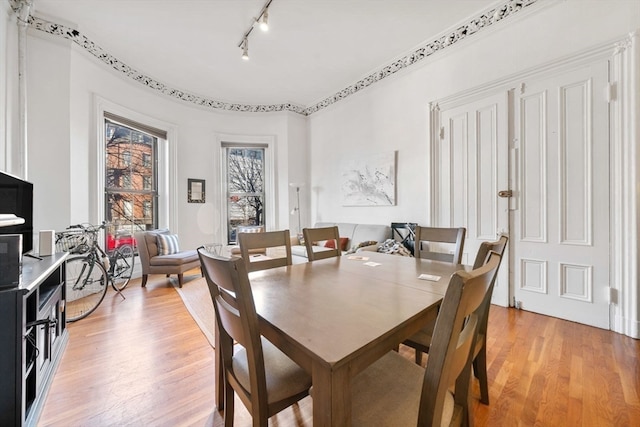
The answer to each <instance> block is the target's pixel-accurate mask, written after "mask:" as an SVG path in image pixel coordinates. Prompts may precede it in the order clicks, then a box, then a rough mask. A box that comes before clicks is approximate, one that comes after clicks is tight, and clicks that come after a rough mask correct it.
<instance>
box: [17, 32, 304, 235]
mask: <svg viewBox="0 0 640 427" xmlns="http://www.w3.org/2000/svg"><path fill="white" fill-rule="evenodd" d="M28 42H29V46H28V61H29V62H28V67H29V94H28V96H29V132H30V133H29V139H30V141H29V159H30V169H31V171H32V172H31V175H32V181H33V182H34V187H35V195H34V198H35V209H34V228H35V230H40V229H56V230H59V229H63V228H65V227H66V226H68V225H69V224H73V223H78V222H87V221H88V222H94V223H95V222H98V221H100V220H101V219H102V217H103V215H102V213H101V212H99V209H98V208H97V206H98V205H99V203H100V199H99V198H102V197H104V196H103V193H102V192H101V191H97V190H98V189H97V184H96V175H97V163H96V160H95V159H96V156H97V152H96V150H95V147H96V145H97V138H98V136H97V127H96V121H97V120H96V118H97V116H96V100H97V99H99V98H102V99H105V100H106V101H109V102H111V103H114V104H117V105H120V106H122V107H124V108H126V109H129V110H132V111H135V112H138V113H140V114H143V115H144V116H147V117H150V118H152V119H153V120H157V121H160V122H163V123H166V124H168V125H169V126H171V128H173V129H175V131H176V132H175V136H176V138H175V139H174V140H173V141H172V142H173V143H175V144H176V146H177V150H176V153H177V158H176V159H175V162H176V166H177V167H176V169H177V176H176V189H177V194H176V195H175V197H176V200H177V202H176V203H177V209H176V211H177V212H176V214H177V218H174V219H177V222H176V223H177V229H176V230H174V231H175V232H176V233H178V234H179V235H180V241H181V246H182V247H185V248H195V247H197V246H199V245H201V244H204V243H209V242H214V241H225V240H224V235H225V234H224V230H221V227H220V222H219V218H220V207H221V206H222V203H221V199H220V194H221V193H220V189H221V183H220V173H219V153H218V148H217V146H216V144H215V142H216V139H215V138H216V134H218V133H223V134H235V135H248V136H271V137H273V138H274V141H275V149H274V155H275V163H274V167H275V172H276V179H277V181H276V197H275V203H276V207H277V208H276V209H275V211H276V218H274V220H273V223H274V224H275V226H276V227H277V228H288V227H289V221H290V220H292V217H290V215H289V210H290V208H289V207H288V206H289V205H292V204H293V203H294V202H292V201H289V199H288V197H289V187H288V184H287V183H288V179H289V176H290V174H291V173H290V172H289V170H290V166H292V165H291V163H293V164H294V165H296V164H298V163H299V162H300V161H299V160H298V157H299V156H301V155H302V156H304V155H306V152H307V149H306V148H305V146H306V144H307V141H306V120H307V119H306V118H304V117H297V115H295V114H292V113H286V112H284V113H268V114H264V113H263V114H259V113H256V114H254V113H232V112H215V111H212V110H209V109H204V108H199V107H193V106H190V105H188V104H186V103H181V102H179V101H175V100H173V99H169V98H167V97H165V96H161V95H158V94H156V93H155V92H154V91H152V90H151V89H147V88H146V87H144V86H142V85H140V84H138V83H136V82H134V81H132V80H128V79H123V78H122V77H121V76H120V75H119V74H118V73H117V72H115V71H112V70H109V69H106V68H105V66H104V65H103V64H101V63H99V62H98V61H97V60H95V59H94V58H93V57H91V56H90V55H88V54H86V53H85V52H84V51H81V50H80V49H79V48H77V47H76V46H74V45H71V44H69V43H68V42H66V41H61V40H60V39H58V38H54V37H52V36H50V35H48V34H45V33H42V32H38V31H33V30H30V32H29V40H28ZM289 134H291V135H293V137H290V135H289ZM292 154H293V157H292ZM291 170H293V172H294V173H295V174H300V173H302V171H301V170H296V167H295V166H292V167H291ZM188 178H197V179H205V180H206V193H207V194H206V203H204V204H199V203H187V179H188ZM279 178H282V179H279ZM163 222H164V223H169V224H170V223H171V222H170V221H167V219H166V218H164V219H163ZM292 226H293V225H292Z"/></svg>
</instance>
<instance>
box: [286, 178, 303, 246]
mask: <svg viewBox="0 0 640 427" xmlns="http://www.w3.org/2000/svg"><path fill="white" fill-rule="evenodd" d="M289 187H292V188H295V189H296V207H295V208H293V209H292V210H291V215H295V214H296V213H297V214H298V235H299V234H300V233H302V229H301V228H300V227H301V221H300V188H302V187H304V182H300V183H297V182H291V183H289Z"/></svg>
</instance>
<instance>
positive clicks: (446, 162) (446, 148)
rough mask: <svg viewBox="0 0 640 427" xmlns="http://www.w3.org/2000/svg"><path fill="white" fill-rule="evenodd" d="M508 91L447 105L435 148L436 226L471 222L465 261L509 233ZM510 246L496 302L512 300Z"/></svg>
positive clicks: (434, 218)
mask: <svg viewBox="0 0 640 427" xmlns="http://www.w3.org/2000/svg"><path fill="white" fill-rule="evenodd" d="M507 112H508V96H507V94H506V93H501V94H496V95H492V96H488V97H486V98H483V99H481V100H478V101H475V102H471V103H468V104H465V105H463V106H460V107H456V108H451V109H447V110H443V111H442V112H441V115H440V119H441V124H442V134H441V140H440V144H439V145H436V147H435V148H434V153H433V157H434V184H435V192H434V213H433V225H434V226H436V227H466V228H467V237H466V239H465V245H464V253H463V258H462V262H463V263H465V264H471V263H473V261H474V259H475V256H476V253H477V251H478V248H479V247H480V243H481V242H483V241H486V240H491V241H493V240H496V239H497V236H498V234H499V233H506V234H508V227H509V215H508V208H509V206H508V204H509V201H508V199H506V198H499V197H498V196H497V194H498V191H500V190H507V189H508V168H509V165H508V159H507V157H508V144H507V131H508V123H507V118H508V114H507ZM507 259H508V250H507V252H506V253H505V261H504V263H503V264H502V267H501V268H500V271H499V276H498V280H497V282H496V287H495V289H494V294H493V302H494V303H496V304H500V305H503V306H506V305H507V304H508V301H509V297H508V296H509V287H508V276H509V275H508V266H509V263H508V262H507V261H506V260H507Z"/></svg>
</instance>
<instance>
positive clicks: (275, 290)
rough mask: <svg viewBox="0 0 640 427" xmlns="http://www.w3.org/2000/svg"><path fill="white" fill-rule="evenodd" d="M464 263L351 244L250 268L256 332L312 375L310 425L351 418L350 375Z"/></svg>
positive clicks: (410, 329)
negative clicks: (355, 248)
mask: <svg viewBox="0 0 640 427" xmlns="http://www.w3.org/2000/svg"><path fill="white" fill-rule="evenodd" d="M469 269H470V267H468V266H464V265H461V264H450V263H446V262H440V261H431V260H425V259H418V258H413V257H403V256H394V255H388V254H382V253H378V252H358V253H354V254H350V255H344V256H340V257H334V258H327V259H323V260H318V261H313V262H308V263H303V264H294V265H290V266H286V267H278V268H272V269H268V270H261V271H255V272H252V273H250V274H249V279H250V282H251V290H252V293H253V298H254V301H255V306H256V311H257V313H258V316H259V325H260V332H261V334H262V335H263V336H264V337H265V338H267V339H268V340H269V341H271V342H272V343H273V344H274V345H276V346H277V347H278V348H279V349H280V350H281V351H282V352H284V353H285V354H287V355H288V356H289V357H290V358H291V359H292V360H294V361H295V362H297V363H298V364H299V365H300V366H301V367H302V368H303V369H305V370H306V371H307V372H309V373H310V375H311V377H312V384H313V386H312V399H313V425H314V426H316V427H319V426H349V425H350V424H351V379H352V378H353V377H354V376H355V375H357V374H358V373H359V372H361V371H362V370H364V369H365V368H366V367H367V366H369V365H370V364H371V363H373V362H374V361H376V360H377V359H379V358H380V357H382V356H383V355H384V354H385V353H387V352H389V351H392V350H394V349H397V347H398V345H399V344H400V343H402V342H403V341H404V340H405V339H407V338H409V337H410V336H411V335H413V334H414V333H416V332H417V331H418V330H420V329H421V328H422V327H424V326H425V325H427V324H428V323H429V322H430V321H432V320H433V319H435V318H436V317H437V313H438V306H439V305H440V303H441V302H442V298H443V297H444V294H445V292H446V289H447V286H448V284H449V279H450V277H451V275H452V274H453V273H454V272H456V271H458V270H469ZM216 335H218V334H216ZM219 362H220V361H219V359H218V366H216V375H217V380H218V381H217V384H218V386H217V403H218V407H220V408H222V407H223V396H222V394H223V392H222V389H223V388H222V387H221V386H220V385H221V384H222V381H223V379H222V372H221V371H222V370H221V369H219Z"/></svg>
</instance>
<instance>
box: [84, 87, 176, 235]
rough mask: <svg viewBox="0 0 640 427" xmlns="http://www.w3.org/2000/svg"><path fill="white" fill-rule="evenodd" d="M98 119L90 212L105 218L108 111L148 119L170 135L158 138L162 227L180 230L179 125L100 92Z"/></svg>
mask: <svg viewBox="0 0 640 427" xmlns="http://www.w3.org/2000/svg"><path fill="white" fill-rule="evenodd" d="M94 105H95V115H94V117H95V120H94V123H96V141H97V143H96V144H94V145H93V146H94V149H95V152H94V153H93V156H94V158H95V167H96V169H95V170H96V176H95V180H96V181H95V186H94V188H95V191H94V192H93V195H91V196H90V200H89V203H91V205H92V206H93V207H94V208H93V210H92V212H90V215H91V217H92V220H91V221H92V222H93V223H96V224H97V223H99V222H101V221H102V220H103V219H104V210H105V204H104V188H105V157H106V155H105V151H106V147H105V138H104V135H105V126H104V112H105V111H108V112H110V113H113V114H117V115H119V116H122V117H126V118H129V119H131V120H134V121H136V122H140V123H144V124H146V125H149V126H153V127H155V128H157V129H160V130H163V131H165V132H166V133H167V139H166V140H162V139H158V147H157V149H158V153H157V154H158V169H157V175H158V228H168V229H169V230H171V231H172V232H175V233H179V230H178V224H179V222H178V184H177V179H178V173H177V167H178V165H177V160H176V159H177V145H178V144H177V134H178V132H177V128H176V126H175V125H173V124H171V123H167V122H163V121H161V120H158V119H155V118H153V117H149V116H146V115H144V114H141V113H138V112H136V111H133V110H130V109H128V108H126V107H123V106H121V105H118V104H115V103H113V102H111V101H109V100H107V99H104V98H102V97H100V96H97V95H96V96H95V100H94Z"/></svg>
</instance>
